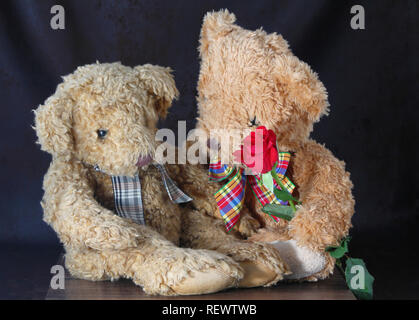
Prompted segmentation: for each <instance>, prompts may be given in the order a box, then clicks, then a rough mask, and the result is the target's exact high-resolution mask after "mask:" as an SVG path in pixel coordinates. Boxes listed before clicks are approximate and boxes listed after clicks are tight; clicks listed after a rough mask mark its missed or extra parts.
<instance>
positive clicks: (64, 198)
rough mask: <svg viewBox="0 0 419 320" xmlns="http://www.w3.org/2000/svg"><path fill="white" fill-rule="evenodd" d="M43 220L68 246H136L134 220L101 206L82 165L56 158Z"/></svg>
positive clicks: (46, 185)
mask: <svg viewBox="0 0 419 320" xmlns="http://www.w3.org/2000/svg"><path fill="white" fill-rule="evenodd" d="M44 190H45V194H44V197H43V200H42V206H43V208H44V220H45V221H46V222H47V223H48V224H50V225H51V226H52V227H53V228H54V230H55V231H56V232H57V233H58V235H59V237H60V240H61V241H62V242H63V243H64V244H66V245H77V246H81V247H83V246H87V247H90V248H94V249H101V250H103V249H123V248H127V247H134V246H136V244H137V241H138V237H139V235H138V232H137V230H136V229H135V227H134V225H133V223H131V222H129V221H128V220H126V219H123V218H121V217H119V216H117V215H115V214H114V213H113V212H111V211H109V210H107V209H105V208H104V207H102V206H101V205H100V204H99V203H98V202H97V201H96V200H95V199H94V190H93V187H92V183H91V182H90V181H89V180H88V178H87V176H86V172H83V167H82V165H81V164H78V163H72V162H64V161H62V162H61V161H59V160H54V161H53V163H52V164H51V166H50V168H49V170H48V173H47V174H46V176H45V179H44Z"/></svg>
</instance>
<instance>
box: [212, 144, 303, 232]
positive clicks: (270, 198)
mask: <svg viewBox="0 0 419 320" xmlns="http://www.w3.org/2000/svg"><path fill="white" fill-rule="evenodd" d="M290 159H291V153H289V152H279V153H278V162H277V166H276V168H275V171H276V173H277V175H278V177H279V178H280V179H281V182H282V184H283V185H284V187H285V189H286V191H288V192H289V193H291V194H292V192H293V190H294V188H295V186H294V184H293V183H292V182H291V180H290V179H289V178H288V177H287V176H285V173H286V171H287V168H288V164H289V161H290ZM243 171H244V169H243V168H234V167H232V166H228V165H224V164H221V161H220V160H217V161H216V162H212V163H210V165H209V177H210V180H213V181H222V180H224V179H227V178H230V177H232V178H231V179H230V180H229V181H228V182H227V183H226V184H225V185H224V186H223V187H222V188H221V189H220V190H218V191H217V192H216V193H215V195H214V196H215V200H216V202H217V205H218V208H219V210H220V214H221V216H222V218H223V220H224V223H225V225H226V228H227V231H230V230H231V229H232V228H233V227H234V225H235V224H236V223H237V221H238V220H239V218H240V211H241V209H242V207H243V203H244V195H245V189H246V181H249V186H250V188H251V190H252V191H253V194H254V195H255V197H256V199H258V201H259V202H260V204H261V205H262V206H264V205H266V204H268V203H274V204H281V205H287V203H288V202H287V201H282V200H279V199H277V198H276V196H275V194H274V193H273V192H271V191H270V190H269V189H268V188H266V187H265V185H264V184H263V182H262V179H261V177H260V176H259V175H244V174H243ZM274 188H277V189H278V190H281V187H280V186H279V185H278V184H277V183H276V182H275V181H274ZM271 217H272V219H274V220H275V221H278V220H279V218H278V217H275V216H272V215H271Z"/></svg>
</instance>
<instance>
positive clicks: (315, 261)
mask: <svg viewBox="0 0 419 320" xmlns="http://www.w3.org/2000/svg"><path fill="white" fill-rule="evenodd" d="M270 244H271V245H272V246H274V247H275V248H276V249H277V250H278V251H279V253H280V255H281V258H282V259H283V260H284V261H285V263H286V264H287V265H288V266H289V267H290V269H291V271H292V274H290V275H285V276H284V278H285V279H294V280H295V279H302V278H306V277H309V276H311V275H313V274H316V273H318V272H320V271H321V270H323V268H324V267H325V266H326V259H325V258H324V256H323V255H321V254H320V253H318V252H314V251H311V250H310V249H308V248H305V247H300V246H298V245H297V242H296V241H295V240H288V241H274V242H270Z"/></svg>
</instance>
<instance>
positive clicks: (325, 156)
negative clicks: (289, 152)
mask: <svg viewBox="0 0 419 320" xmlns="http://www.w3.org/2000/svg"><path fill="white" fill-rule="evenodd" d="M294 172H295V180H296V182H297V184H298V185H299V192H300V200H301V201H302V206H300V207H299V208H298V210H297V212H296V214H295V217H294V218H293V219H292V220H291V221H290V223H289V235H290V237H291V238H292V239H294V240H295V241H296V244H297V245H298V246H299V247H302V248H306V249H307V250H310V251H312V252H316V253H318V254H320V255H322V256H323V257H324V258H325V260H326V261H325V264H324V268H323V269H322V270H321V271H319V272H316V273H315V274H314V275H311V276H310V277H308V279H309V280H314V279H315V278H319V279H322V278H325V277H326V276H327V275H329V274H330V273H331V272H332V271H333V268H334V259H332V258H331V257H329V255H328V254H326V253H325V249H326V248H327V247H328V246H332V245H339V243H340V241H341V240H342V238H343V237H345V236H346V235H347V234H348V231H349V228H350V227H351V217H352V215H353V213H354V204H355V202H354V200H353V198H352V192H351V189H352V183H351V181H350V179H349V174H348V173H347V172H345V168H344V163H343V162H341V161H339V160H337V159H336V158H335V157H334V156H333V155H332V153H331V152H330V151H329V150H327V149H326V148H325V147H323V146H321V145H319V144H317V143H315V142H314V141H310V142H309V143H307V144H306V145H305V146H304V149H303V150H302V151H300V152H298V153H297V156H296V158H295V166H294ZM305 172H310V173H311V174H309V175H308V174H305Z"/></svg>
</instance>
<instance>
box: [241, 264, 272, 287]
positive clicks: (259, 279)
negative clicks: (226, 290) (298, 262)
mask: <svg viewBox="0 0 419 320" xmlns="http://www.w3.org/2000/svg"><path fill="white" fill-rule="evenodd" d="M240 266H241V267H242V268H243V270H244V277H243V279H242V280H240V282H239V287H240V288H253V287H260V286H264V285H266V284H267V283H271V282H272V281H273V280H274V279H275V278H276V277H277V274H276V272H275V271H274V270H272V269H270V268H268V267H266V266H265V265H263V264H261V263H256V262H254V261H242V262H240Z"/></svg>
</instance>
